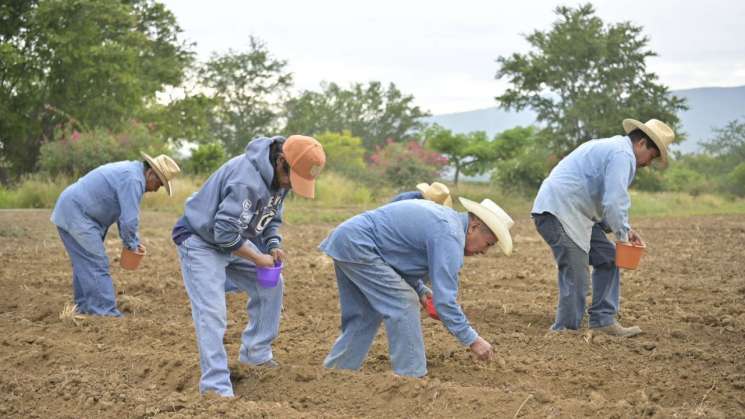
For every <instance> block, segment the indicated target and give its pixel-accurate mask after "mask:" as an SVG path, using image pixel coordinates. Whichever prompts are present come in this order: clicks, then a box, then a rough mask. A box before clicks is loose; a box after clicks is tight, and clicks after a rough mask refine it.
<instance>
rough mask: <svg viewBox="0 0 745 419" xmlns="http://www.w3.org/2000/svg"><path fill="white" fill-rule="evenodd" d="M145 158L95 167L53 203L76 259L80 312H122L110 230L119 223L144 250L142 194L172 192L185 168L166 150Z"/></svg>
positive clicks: (128, 242) (125, 236)
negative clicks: (107, 241) (109, 246)
mask: <svg viewBox="0 0 745 419" xmlns="http://www.w3.org/2000/svg"><path fill="white" fill-rule="evenodd" d="M142 156H143V157H144V160H143V161H122V162H117V163H109V164H105V165H103V166H100V167H98V168H96V169H93V170H91V171H90V172H88V174H86V175H85V176H83V177H82V178H80V179H78V181H77V182H75V183H73V184H72V185H70V186H68V187H67V188H65V190H64V191H62V194H60V196H59V198H58V199H57V203H56V204H55V206H54V211H53V212H52V217H51V220H52V222H53V223H54V224H55V225H56V226H57V230H58V231H59V235H60V237H61V238H62V243H63V244H64V245H65V249H66V250H67V254H68V255H70V260H71V261H72V287H73V294H74V298H75V304H76V305H77V311H78V312H80V313H83V314H94V315H100V316H117V317H118V316H121V315H122V314H121V312H119V310H118V309H117V308H116V294H115V292H114V284H113V283H112V280H111V275H110V274H109V259H108V257H107V256H106V249H105V247H104V238H105V237H106V232H107V231H108V229H109V227H110V226H111V225H112V224H114V223H115V222H116V223H117V226H118V228H119V236H120V237H121V239H122V242H123V243H124V246H125V247H126V248H128V249H129V250H133V251H134V250H138V251H140V252H144V250H145V247H144V246H143V245H142V243H140V237H139V235H138V229H139V225H140V202H141V201H142V196H143V194H144V193H145V192H156V191H158V189H160V187H161V186H165V187H166V191H167V192H168V195H169V196H172V195H173V185H172V184H171V181H172V180H173V179H174V178H175V177H176V176H178V174H179V173H180V172H181V169H179V167H178V164H176V162H175V161H173V159H171V158H170V157H168V156H166V155H165V154H161V155H159V156H157V157H155V158H152V157H150V156H148V155H147V154H145V153H142Z"/></svg>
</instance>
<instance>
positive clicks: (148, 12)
mask: <svg viewBox="0 0 745 419" xmlns="http://www.w3.org/2000/svg"><path fill="white" fill-rule="evenodd" d="M0 16H2V25H0V26H2V30H0V149H1V150H2V155H3V157H2V159H3V160H2V161H1V162H0V168H2V169H5V170H6V171H8V172H10V173H12V174H13V175H18V174H22V173H25V172H29V171H31V170H33V169H34V167H35V165H36V162H37V159H38V156H39V149H40V147H41V145H42V144H43V143H44V142H45V141H46V140H49V139H51V138H52V137H53V132H54V130H55V128H56V127H57V126H58V125H59V124H60V123H61V122H70V121H72V120H73V119H74V120H76V121H78V124H80V125H85V126H89V127H92V128H93V127H107V128H110V129H114V130H117V129H119V128H121V127H122V126H123V125H124V124H125V123H126V122H127V121H129V119H130V118H131V117H133V116H135V115H137V114H138V113H139V112H140V111H142V109H143V108H144V107H145V105H146V104H147V103H148V102H149V101H150V100H151V99H152V98H153V97H154V95H155V93H156V92H158V91H160V90H162V89H163V87H164V86H165V85H178V84H179V83H180V82H181V78H182V75H183V70H184V68H185V67H186V66H187V65H189V64H190V63H191V60H192V53H191V52H190V51H189V48H188V46H187V45H186V44H184V43H183V42H181V41H180V40H179V39H178V34H179V33H180V32H181V29H180V28H179V27H178V25H177V23H176V19H175V17H174V16H173V14H172V13H171V12H170V11H168V10H167V9H166V8H165V7H164V6H163V5H162V4H160V3H157V2H155V1H153V0H129V1H121V0H68V1H55V0H38V1H26V2H23V1H13V2H10V3H6V4H4V5H2V6H0ZM50 110H52V111H50ZM73 117H74V118H73Z"/></svg>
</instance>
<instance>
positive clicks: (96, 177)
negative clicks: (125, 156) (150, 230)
mask: <svg viewBox="0 0 745 419" xmlns="http://www.w3.org/2000/svg"><path fill="white" fill-rule="evenodd" d="M144 194H145V167H144V165H143V163H142V162H141V161H122V162H116V163H109V164H105V165H103V166H100V167H98V168H96V169H93V170H91V171H90V172H88V174H86V175H85V176H83V177H82V178H80V179H78V181H77V182H75V183H73V184H72V185H70V186H68V187H67V188H65V190H64V191H62V194H60V196H59V198H58V199H57V203H56V204H55V206H54V211H53V212H52V216H51V220H52V222H53V223H54V224H55V225H57V226H58V227H60V228H61V229H63V230H65V231H67V232H68V233H70V235H72V236H73V237H74V238H75V239H76V241H77V242H78V243H80V245H81V246H83V247H84V248H85V249H86V250H89V251H90V252H91V253H97V250H96V249H98V248H99V247H100V246H101V240H98V238H100V239H103V237H104V236H105V235H106V231H107V230H108V228H109V226H111V225H112V224H114V223H115V222H116V223H117V226H118V227H119V236H120V237H121V239H122V242H123V243H124V245H125V246H126V247H127V248H129V249H136V248H137V245H138V244H139V243H140V238H139V235H138V229H139V225H140V203H141V202H142V196H143V195H144ZM92 231H93V232H95V234H89V233H90V232H92ZM96 240H97V242H95V241H96Z"/></svg>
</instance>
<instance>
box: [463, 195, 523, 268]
mask: <svg viewBox="0 0 745 419" xmlns="http://www.w3.org/2000/svg"><path fill="white" fill-rule="evenodd" d="M458 199H460V203H461V204H462V205H463V206H464V207H465V208H466V211H468V212H470V213H471V214H473V215H475V216H477V217H479V219H480V220H481V221H483V222H484V224H486V225H487V227H489V229H490V230H491V231H492V232H493V233H494V235H495V236H497V244H498V245H499V247H500V248H501V249H502V252H504V254H505V255H509V254H510V253H512V236H511V235H510V228H512V225H513V224H515V222H514V221H512V218H511V217H510V216H509V215H508V214H507V213H506V212H504V210H503V209H502V208H501V207H500V206H499V205H497V204H495V203H494V201H492V200H491V199H484V200H483V201H481V203H480V204H479V203H478V202H475V201H471V200H470V199H466V198H463V197H460V198H458Z"/></svg>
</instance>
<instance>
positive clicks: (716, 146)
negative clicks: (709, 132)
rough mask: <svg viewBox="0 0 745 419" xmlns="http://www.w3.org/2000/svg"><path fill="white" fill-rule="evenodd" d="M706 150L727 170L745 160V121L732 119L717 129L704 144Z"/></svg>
mask: <svg viewBox="0 0 745 419" xmlns="http://www.w3.org/2000/svg"><path fill="white" fill-rule="evenodd" d="M702 145H703V147H704V150H706V152H708V153H709V154H711V155H712V156H715V157H717V158H718V161H719V164H720V165H722V166H723V167H724V170H725V171H729V170H732V169H733V168H734V167H735V166H737V165H738V164H739V163H740V162H743V161H745V122H740V121H739V120H734V121H730V122H729V123H727V125H725V126H724V127H723V128H718V129H716V130H715V135H714V138H712V139H710V140H709V141H707V142H705V143H703V144H702Z"/></svg>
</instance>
